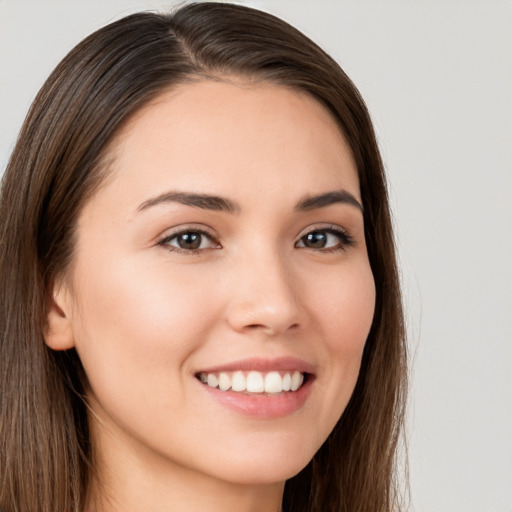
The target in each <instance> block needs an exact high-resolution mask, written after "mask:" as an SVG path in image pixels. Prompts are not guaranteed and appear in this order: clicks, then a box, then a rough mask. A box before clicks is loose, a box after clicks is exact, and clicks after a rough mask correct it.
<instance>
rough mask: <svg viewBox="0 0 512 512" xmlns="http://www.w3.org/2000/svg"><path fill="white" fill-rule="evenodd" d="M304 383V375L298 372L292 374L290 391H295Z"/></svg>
mask: <svg viewBox="0 0 512 512" xmlns="http://www.w3.org/2000/svg"><path fill="white" fill-rule="evenodd" d="M303 382H304V375H302V373H299V372H294V373H293V375H292V385H291V387H290V389H291V390H292V391H297V389H299V388H300V387H301V386H302V383H303Z"/></svg>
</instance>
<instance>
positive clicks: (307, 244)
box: [296, 227, 354, 252]
mask: <svg viewBox="0 0 512 512" xmlns="http://www.w3.org/2000/svg"><path fill="white" fill-rule="evenodd" d="M352 245H354V240H353V239H352V237H351V236H350V235H349V234H348V233H347V232H346V231H344V230H342V229H341V228H338V227H336V228H335V227H329V228H323V229H315V230H313V231H309V232H308V233H306V234H305V235H304V236H302V237H301V238H300V240H299V241H298V242H297V244H296V247H301V248H306V249H317V250H320V251H324V252H331V251H338V250H339V251H343V250H345V249H346V248H347V247H350V246H352Z"/></svg>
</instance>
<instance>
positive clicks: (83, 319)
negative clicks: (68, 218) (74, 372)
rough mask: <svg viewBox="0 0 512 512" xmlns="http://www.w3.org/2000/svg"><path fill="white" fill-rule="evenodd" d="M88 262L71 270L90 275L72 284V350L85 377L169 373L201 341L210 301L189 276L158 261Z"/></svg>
mask: <svg viewBox="0 0 512 512" xmlns="http://www.w3.org/2000/svg"><path fill="white" fill-rule="evenodd" d="M116 261H121V260H116ZM91 263H92V261H90V262H88V264H87V265H86V266H82V268H80V269H78V271H77V273H76V275H81V276H90V278H87V279H82V280H81V281H79V282H78V283H77V290H78V291H79V296H78V304H79V315H78V319H77V322H76V324H75V327H76V331H75V337H76V345H77V350H78V352H79V354H80V357H81V359H82V362H83V364H84V367H85V369H86V372H87V370H88V369H89V370H90V371H89V372H87V373H88V375H89V377H90V379H91V380H92V378H93V377H94V376H96V375H98V376H99V375H100V374H101V375H105V376H107V375H108V376H110V377H109V378H110V379H113V378H115V379H117V380H118V381H120V380H122V379H128V380H129V379H130V378H131V377H130V375H131V374H132V375H133V372H147V373H148V374H152V375H154V373H155V371H156V370H157V369H159V368H163V369H164V370H165V372H166V374H167V375H169V376H172V375H175V374H176V371H175V370H176V367H177V366H179V365H180V364H182V362H183V361H185V360H186V358H187V355H188V354H189V353H191V352H192V351H193V350H195V349H196V348H197V346H198V345H199V344H200V343H202V340H201V333H204V332H205V331H207V330H208V326H209V323H211V322H213V321H214V320H215V317H216V304H215V303H214V302H213V301H212V300H208V294H206V293H205V290H204V288H203V287H202V286H197V285H193V284H191V281H190V276H187V274H186V273H183V272H176V271H175V272H170V271H169V268H168V266H165V265H162V264H161V263H160V262H157V263H156V264H154V263H153V264H152V265H145V264H144V261H143V260H142V261H140V262H138V261H127V262H126V263H124V264H119V265H116V266H112V265H110V266H108V265H105V264H103V263H101V262H99V263H98V264H97V265H91ZM92 267H94V269H96V270H94V269H93V268H92ZM197 311H201V316H198V315H197ZM173 370H174V371H173ZM91 372H93V373H92V374H91Z"/></svg>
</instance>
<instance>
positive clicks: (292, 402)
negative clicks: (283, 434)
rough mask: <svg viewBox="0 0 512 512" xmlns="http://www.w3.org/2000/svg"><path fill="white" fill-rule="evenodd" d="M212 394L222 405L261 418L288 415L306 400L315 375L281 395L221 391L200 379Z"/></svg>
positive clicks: (204, 387)
mask: <svg viewBox="0 0 512 512" xmlns="http://www.w3.org/2000/svg"><path fill="white" fill-rule="evenodd" d="M198 383H199V385H201V386H202V387H203V389H205V390H206V391H207V392H208V393H210V395H211V396H212V397H213V398H214V399H216V400H217V401H219V402H220V403H221V404H222V405H225V406H226V407H229V408H231V409H234V410H235V411H237V412H239V413H241V414H244V415H246V416H250V417H252V418H259V419H272V418H281V417H283V416H288V415H289V414H292V413H294V412H296V411H298V410H299V409H300V408H301V407H302V406H303V405H304V403H305V402H306V400H307V398H308V396H309V394H310V392H311V386H312V384H313V376H312V375H309V376H308V380H307V381H306V382H305V383H304V384H303V385H302V386H301V387H300V388H299V389H298V390H297V391H288V392H283V393H281V394H279V395H271V394H269V395H263V394H262V395H259V394H254V395H247V394H244V393H237V392H236V391H221V390H220V389H218V388H212V387H210V386H208V385H207V384H203V383H202V382H200V381H198Z"/></svg>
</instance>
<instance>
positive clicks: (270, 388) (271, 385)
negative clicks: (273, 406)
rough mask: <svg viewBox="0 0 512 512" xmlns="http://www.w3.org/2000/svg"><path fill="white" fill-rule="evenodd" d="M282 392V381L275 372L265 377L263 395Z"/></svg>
mask: <svg viewBox="0 0 512 512" xmlns="http://www.w3.org/2000/svg"><path fill="white" fill-rule="evenodd" d="M281 391H283V379H281V375H279V373H277V372H270V373H267V375H265V393H280V392H281Z"/></svg>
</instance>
